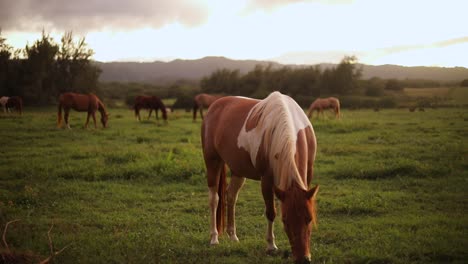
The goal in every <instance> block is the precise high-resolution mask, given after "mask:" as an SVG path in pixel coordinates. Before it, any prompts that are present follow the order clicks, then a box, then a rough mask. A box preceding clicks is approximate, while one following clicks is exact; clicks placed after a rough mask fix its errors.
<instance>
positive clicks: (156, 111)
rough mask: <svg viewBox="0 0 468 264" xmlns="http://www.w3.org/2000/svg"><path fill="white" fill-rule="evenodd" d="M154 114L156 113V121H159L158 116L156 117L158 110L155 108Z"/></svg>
mask: <svg viewBox="0 0 468 264" xmlns="http://www.w3.org/2000/svg"><path fill="white" fill-rule="evenodd" d="M154 112H155V113H156V120H158V121H159V116H158V112H159V111H158V109H157V108H156V110H154Z"/></svg>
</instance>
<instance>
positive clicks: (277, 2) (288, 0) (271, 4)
mask: <svg viewBox="0 0 468 264" xmlns="http://www.w3.org/2000/svg"><path fill="white" fill-rule="evenodd" d="M353 1H354V0H251V1H250V3H249V4H248V6H247V8H246V11H252V10H256V9H263V10H273V9H276V8H280V7H282V6H286V5H290V4H297V3H320V4H325V5H333V4H345V3H351V2H353Z"/></svg>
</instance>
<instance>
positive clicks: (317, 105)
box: [308, 97, 340, 119]
mask: <svg viewBox="0 0 468 264" xmlns="http://www.w3.org/2000/svg"><path fill="white" fill-rule="evenodd" d="M325 109H331V110H333V111H334V112H335V118H338V119H339V118H340V100H338V98H335V97H328V98H317V99H315V101H314V102H313V103H312V104H311V105H310V107H309V113H308V117H309V118H311V117H313V114H314V111H315V110H317V118H318V117H319V116H320V113H322V116H323V115H324V114H323V110H325Z"/></svg>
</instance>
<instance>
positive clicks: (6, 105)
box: [0, 96, 23, 115]
mask: <svg viewBox="0 0 468 264" xmlns="http://www.w3.org/2000/svg"><path fill="white" fill-rule="evenodd" d="M0 104H1V105H2V107H3V112H4V113H6V112H11V110H12V109H15V110H16V111H18V113H19V114H20V115H22V114H23V99H21V97H19V96H11V97H7V96H2V97H1V98H0Z"/></svg>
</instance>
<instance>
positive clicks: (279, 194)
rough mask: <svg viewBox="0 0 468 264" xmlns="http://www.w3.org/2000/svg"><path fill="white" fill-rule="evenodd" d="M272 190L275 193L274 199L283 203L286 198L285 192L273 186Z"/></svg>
mask: <svg viewBox="0 0 468 264" xmlns="http://www.w3.org/2000/svg"><path fill="white" fill-rule="evenodd" d="M273 190H274V191H275V194H276V197H278V199H280V201H281V202H284V198H285V197H286V192H285V191H282V190H281V189H280V188H278V187H276V186H273Z"/></svg>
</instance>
